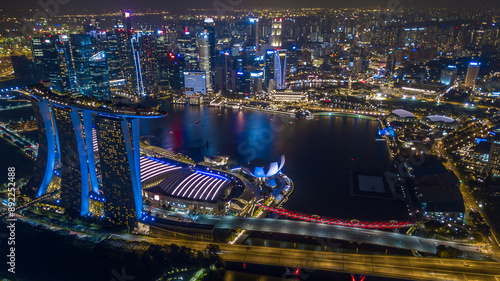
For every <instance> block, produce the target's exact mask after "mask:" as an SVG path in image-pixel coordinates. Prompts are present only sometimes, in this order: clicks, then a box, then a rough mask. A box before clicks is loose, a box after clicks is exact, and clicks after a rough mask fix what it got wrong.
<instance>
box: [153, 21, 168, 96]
mask: <svg viewBox="0 0 500 281" xmlns="http://www.w3.org/2000/svg"><path fill="white" fill-rule="evenodd" d="M155 59H156V82H157V85H158V92H159V93H167V92H168V90H169V80H168V60H169V51H168V37H167V34H166V31H165V29H158V30H157V31H156V42H155Z"/></svg>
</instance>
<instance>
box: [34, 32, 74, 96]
mask: <svg viewBox="0 0 500 281" xmlns="http://www.w3.org/2000/svg"><path fill="white" fill-rule="evenodd" d="M63 38H65V39H67V36H66V35H64V36H63V35H61V36H51V35H49V36H43V37H35V38H33V39H32V40H31V49H32V53H33V59H34V62H35V67H36V69H37V70H38V71H41V74H42V79H43V80H44V81H48V82H51V83H52V88H53V89H54V90H55V91H58V92H62V93H70V92H71V88H72V86H71V82H70V69H71V68H72V65H71V57H70V50H69V48H68V42H67V40H65V41H62V39H63Z"/></svg>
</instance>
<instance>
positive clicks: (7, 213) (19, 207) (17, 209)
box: [0, 189, 61, 219]
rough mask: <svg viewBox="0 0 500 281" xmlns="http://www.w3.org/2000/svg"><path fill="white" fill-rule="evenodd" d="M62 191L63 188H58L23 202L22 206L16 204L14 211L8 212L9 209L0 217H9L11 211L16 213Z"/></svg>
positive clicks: (0, 214)
mask: <svg viewBox="0 0 500 281" xmlns="http://www.w3.org/2000/svg"><path fill="white" fill-rule="evenodd" d="M60 191H61V190H60V189H58V190H56V191H53V192H51V193H47V194H45V195H43V196H40V197H38V198H36V199H35V200H33V201H30V202H28V203H26V204H23V205H21V206H16V208H15V210H14V212H8V211H7V212H3V213H0V219H3V218H4V217H7V215H9V214H10V213H14V214H15V213H17V212H18V211H20V210H22V209H24V208H27V207H29V206H31V205H33V204H35V203H38V202H41V201H43V200H45V199H47V198H49V197H50V196H52V195H55V194H56V193H58V192H60Z"/></svg>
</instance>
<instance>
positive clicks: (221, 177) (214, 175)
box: [196, 170, 229, 181]
mask: <svg viewBox="0 0 500 281" xmlns="http://www.w3.org/2000/svg"><path fill="white" fill-rule="evenodd" d="M196 172H197V173H200V174H203V175H207V176H210V177H214V178H218V179H221V180H226V181H228V180H229V179H228V178H225V177H223V176H219V175H216V174H212V173H207V172H203V171H200V170H196Z"/></svg>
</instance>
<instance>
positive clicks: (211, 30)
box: [203, 18, 217, 79]
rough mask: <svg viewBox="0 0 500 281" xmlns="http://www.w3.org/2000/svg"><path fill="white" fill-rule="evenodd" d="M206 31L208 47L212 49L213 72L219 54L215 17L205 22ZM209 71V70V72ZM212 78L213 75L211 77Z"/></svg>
mask: <svg viewBox="0 0 500 281" xmlns="http://www.w3.org/2000/svg"><path fill="white" fill-rule="evenodd" d="M203 28H204V31H203V32H204V33H206V34H207V35H208V48H209V50H210V71H211V74H213V70H214V69H215V60H216V55H217V46H216V43H215V21H214V19H213V18H206V19H205V21H204V24H203ZM207 73H208V72H207ZM210 79H211V77H210Z"/></svg>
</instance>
